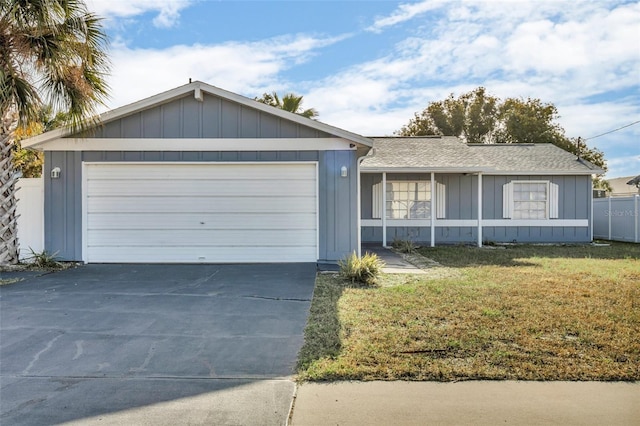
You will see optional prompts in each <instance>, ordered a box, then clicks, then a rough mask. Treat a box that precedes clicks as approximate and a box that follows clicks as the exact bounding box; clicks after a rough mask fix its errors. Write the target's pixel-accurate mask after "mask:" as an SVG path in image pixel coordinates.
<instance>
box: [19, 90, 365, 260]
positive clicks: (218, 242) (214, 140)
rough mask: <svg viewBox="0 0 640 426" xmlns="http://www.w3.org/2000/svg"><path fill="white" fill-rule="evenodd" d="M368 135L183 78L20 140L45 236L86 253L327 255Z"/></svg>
mask: <svg viewBox="0 0 640 426" xmlns="http://www.w3.org/2000/svg"><path fill="white" fill-rule="evenodd" d="M372 144H373V141H371V139H369V138H365V137H363V136H360V135H356V134H354V133H351V132H348V131H346V130H342V129H339V128H336V127H333V126H329V125H327V124H324V123H321V122H319V121H316V120H311V119H308V118H304V117H301V116H299V115H296V114H292V113H290V112H287V111H283V110H280V109H277V108H274V107H271V106H269V105H265V104H262V103H259V102H256V101H254V100H253V99H249V98H246V97H243V96H240V95H237V94H234V93H231V92H227V91H225V90H222V89H220V88H217V87H214V86H211V85H208V84H205V83H202V82H193V83H189V84H187V85H185V86H181V87H178V88H175V89H172V90H169V91H167V92H164V93H160V94H158V95H155V96H153V97H150V98H147V99H143V100H141V101H138V102H136V103H133V104H131V105H126V106H123V107H121V108H118V109H116V110H113V111H109V112H106V113H104V114H102V115H101V116H100V125H99V126H95V127H93V128H90V129H87V130H85V131H83V132H74V131H72V130H71V129H56V130H52V131H50V132H47V133H44V134H42V135H38V136H35V137H33V138H31V139H28V140H25V141H23V146H24V147H28V148H31V149H36V150H40V151H43V152H44V157H45V165H44V194H45V208H44V225H45V226H44V248H45V250H47V251H48V252H49V253H57V256H58V258H60V259H61V260H68V261H83V262H90V263H121V262H122V263H241V262H330V263H333V262H336V261H338V260H340V259H342V258H343V257H344V256H345V255H347V254H349V253H351V252H353V251H357V250H359V248H360V244H359V229H360V228H359V226H358V195H357V194H358V168H359V159H360V158H361V157H363V156H364V155H366V154H367V153H368V152H369V150H370V149H371V146H372Z"/></svg>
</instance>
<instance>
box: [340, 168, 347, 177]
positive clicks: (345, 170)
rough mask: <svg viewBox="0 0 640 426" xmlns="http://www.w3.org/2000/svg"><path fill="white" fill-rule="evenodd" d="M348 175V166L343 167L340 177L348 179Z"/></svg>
mask: <svg viewBox="0 0 640 426" xmlns="http://www.w3.org/2000/svg"><path fill="white" fill-rule="evenodd" d="M347 175H348V171H347V166H342V167H341V168H340V176H342V177H347Z"/></svg>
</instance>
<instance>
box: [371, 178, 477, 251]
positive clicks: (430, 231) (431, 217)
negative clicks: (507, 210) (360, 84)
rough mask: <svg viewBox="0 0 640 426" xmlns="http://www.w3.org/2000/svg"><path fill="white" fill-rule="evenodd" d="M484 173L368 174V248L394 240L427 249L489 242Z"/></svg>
mask: <svg viewBox="0 0 640 426" xmlns="http://www.w3.org/2000/svg"><path fill="white" fill-rule="evenodd" d="M482 179H483V173H482V171H479V170H476V171H471V170H469V171H464V172H460V171H453V170H446V171H445V170H442V171H435V170H432V171H427V172H416V171H415V170H406V171H399V170H394V171H393V172H387V171H374V170H363V171H362V174H361V183H360V185H361V194H360V204H361V212H360V213H361V214H360V229H361V231H360V232H361V241H362V243H363V244H372V243H373V244H376V243H377V244H381V245H382V246H384V247H387V246H390V245H391V243H392V242H393V241H394V240H410V241H413V242H415V243H418V244H421V245H427V246H431V247H435V246H436V244H456V243H466V244H476V245H477V246H479V247H481V246H482V243H483V215H482V212H483V206H482V201H483V194H482V188H483V184H482Z"/></svg>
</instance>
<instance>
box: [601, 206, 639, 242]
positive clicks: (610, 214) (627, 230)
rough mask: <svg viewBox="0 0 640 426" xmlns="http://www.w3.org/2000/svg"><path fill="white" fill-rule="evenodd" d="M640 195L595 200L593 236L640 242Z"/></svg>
mask: <svg viewBox="0 0 640 426" xmlns="http://www.w3.org/2000/svg"><path fill="white" fill-rule="evenodd" d="M638 209H640V196H638V195H635V196H633V197H619V198H618V197H613V198H612V197H609V198H596V199H594V200H593V236H594V237H595V238H604V239H606V240H613V241H627V242H631V243H639V242H640V235H639V233H640V215H639V214H638Z"/></svg>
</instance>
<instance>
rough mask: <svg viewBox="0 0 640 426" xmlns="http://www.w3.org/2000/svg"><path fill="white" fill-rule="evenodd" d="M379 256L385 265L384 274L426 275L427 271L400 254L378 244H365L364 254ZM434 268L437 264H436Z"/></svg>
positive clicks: (363, 246)
mask: <svg viewBox="0 0 640 426" xmlns="http://www.w3.org/2000/svg"><path fill="white" fill-rule="evenodd" d="M367 252H369V253H374V254H377V255H378V257H379V258H380V259H382V261H383V262H384V264H385V267H384V268H383V269H382V272H384V273H386V274H426V271H425V270H424V269H422V268H420V267H418V266H416V265H414V264H413V263H411V262H409V261H408V260H406V259H405V258H404V257H402V256H401V255H400V254H398V253H396V252H394V251H393V250H390V249H388V248H385V247H382V246H381V245H378V244H375V245H374V244H363V245H362V254H365V253H367ZM434 266H437V264H436V263H435V262H434Z"/></svg>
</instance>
